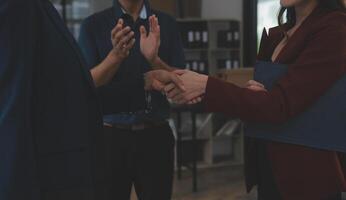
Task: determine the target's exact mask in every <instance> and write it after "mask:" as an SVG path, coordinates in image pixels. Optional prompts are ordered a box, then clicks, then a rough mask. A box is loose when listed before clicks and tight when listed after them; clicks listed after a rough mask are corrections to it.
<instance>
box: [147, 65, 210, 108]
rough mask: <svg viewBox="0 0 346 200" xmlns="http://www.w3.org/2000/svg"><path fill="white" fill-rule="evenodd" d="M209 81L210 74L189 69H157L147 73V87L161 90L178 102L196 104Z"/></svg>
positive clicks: (200, 99)
mask: <svg viewBox="0 0 346 200" xmlns="http://www.w3.org/2000/svg"><path fill="white" fill-rule="evenodd" d="M207 81H208V76H206V75H202V74H198V73H195V72H192V71H189V70H176V71H173V72H168V71H164V70H155V71H151V72H148V73H147V74H146V75H145V85H146V88H145V89H146V90H157V91H161V92H163V93H165V94H166V96H167V98H168V99H170V100H171V101H173V102H174V103H176V104H196V103H199V102H200V101H202V98H203V95H204V93H205V89H206V85H207Z"/></svg>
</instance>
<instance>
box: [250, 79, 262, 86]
mask: <svg viewBox="0 0 346 200" xmlns="http://www.w3.org/2000/svg"><path fill="white" fill-rule="evenodd" d="M248 83H249V85H255V86H258V87H263V88H264V85H263V84H262V83H259V82H257V81H254V80H250V81H249V82H248Z"/></svg>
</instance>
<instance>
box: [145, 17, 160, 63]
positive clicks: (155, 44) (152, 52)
mask: <svg viewBox="0 0 346 200" xmlns="http://www.w3.org/2000/svg"><path fill="white" fill-rule="evenodd" d="M149 24H150V32H149V34H148V33H147V31H146V29H145V27H144V26H141V27H140V32H141V42H140V43H141V52H142V54H143V55H144V57H145V58H146V59H147V60H148V62H149V63H150V64H152V65H155V62H156V60H157V59H158V52H159V48H160V44H161V36H160V25H159V20H158V19H157V17H156V16H155V15H153V16H150V17H149Z"/></svg>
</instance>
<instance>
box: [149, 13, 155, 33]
mask: <svg viewBox="0 0 346 200" xmlns="http://www.w3.org/2000/svg"><path fill="white" fill-rule="evenodd" d="M153 20H154V15H152V16H150V17H149V27H150V29H149V31H150V32H153V26H154V21H153Z"/></svg>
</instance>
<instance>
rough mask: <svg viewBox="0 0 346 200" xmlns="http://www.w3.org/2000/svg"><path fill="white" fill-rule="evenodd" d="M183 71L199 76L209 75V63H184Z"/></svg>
mask: <svg viewBox="0 0 346 200" xmlns="http://www.w3.org/2000/svg"><path fill="white" fill-rule="evenodd" d="M185 69H187V70H191V71H194V72H197V73H201V74H209V63H208V61H207V60H190V61H186V64H185Z"/></svg>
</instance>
